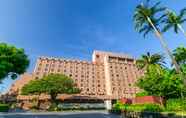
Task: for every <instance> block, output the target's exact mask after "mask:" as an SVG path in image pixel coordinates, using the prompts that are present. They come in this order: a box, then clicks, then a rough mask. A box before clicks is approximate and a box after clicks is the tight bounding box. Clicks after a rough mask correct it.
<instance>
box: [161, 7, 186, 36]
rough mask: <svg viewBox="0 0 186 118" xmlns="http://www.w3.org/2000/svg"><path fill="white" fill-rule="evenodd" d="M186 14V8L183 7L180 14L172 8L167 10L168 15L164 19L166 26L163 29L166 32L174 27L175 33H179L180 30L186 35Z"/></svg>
mask: <svg viewBox="0 0 186 118" xmlns="http://www.w3.org/2000/svg"><path fill="white" fill-rule="evenodd" d="M185 15H186V8H184V9H182V10H181V11H180V14H179V15H177V14H176V13H175V12H173V11H171V10H167V13H166V16H167V17H166V18H165V19H164V20H163V22H164V23H165V26H164V28H163V30H162V31H163V32H166V31H168V30H169V29H171V28H172V29H174V32H175V33H178V30H180V31H181V32H182V33H183V34H184V36H186V32H185V30H184V28H183V26H182V24H183V23H184V22H185V21H186V18H185Z"/></svg>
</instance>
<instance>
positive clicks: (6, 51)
mask: <svg viewBox="0 0 186 118" xmlns="http://www.w3.org/2000/svg"><path fill="white" fill-rule="evenodd" d="M28 65H29V59H28V56H27V55H26V54H25V52H24V50H23V49H21V48H20V49H19V48H16V47H14V46H12V45H8V44H6V43H0V80H2V79H4V78H5V77H7V76H9V77H11V78H12V79H15V78H17V75H18V74H22V73H24V72H25V71H26V69H27V67H28Z"/></svg>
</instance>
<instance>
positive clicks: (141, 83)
mask: <svg viewBox="0 0 186 118" xmlns="http://www.w3.org/2000/svg"><path fill="white" fill-rule="evenodd" d="M162 71H163V73H158V72H157V69H156V68H151V69H150V70H149V71H148V72H146V73H145V74H144V76H142V77H141V78H140V79H139V80H138V81H137V86H138V87H140V88H141V89H143V90H144V91H146V92H147V93H148V94H149V95H155V96H163V97H165V98H167V99H169V98H181V97H182V95H181V94H180V93H182V94H183V95H185V93H186V89H185V86H184V84H183V81H182V79H181V77H180V74H177V73H176V72H175V71H174V70H169V69H164V68H163V69H162Z"/></svg>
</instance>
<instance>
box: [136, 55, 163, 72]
mask: <svg viewBox="0 0 186 118" xmlns="http://www.w3.org/2000/svg"><path fill="white" fill-rule="evenodd" d="M164 64H165V62H164V57H163V56H162V55H160V54H157V53H156V54H152V55H151V54H150V53H149V52H147V54H144V55H142V56H141V58H140V59H138V60H136V65H137V67H138V68H139V69H146V70H147V71H149V69H151V68H153V69H157V70H158V71H160V69H161V68H162V67H164Z"/></svg>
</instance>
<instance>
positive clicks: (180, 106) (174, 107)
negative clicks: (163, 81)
mask: <svg viewBox="0 0 186 118" xmlns="http://www.w3.org/2000/svg"><path fill="white" fill-rule="evenodd" d="M166 111H186V100H182V99H169V100H167V102H166Z"/></svg>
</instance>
